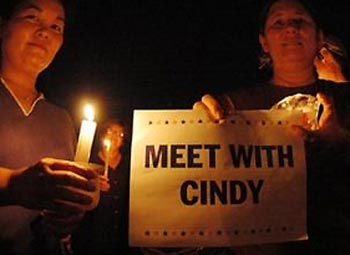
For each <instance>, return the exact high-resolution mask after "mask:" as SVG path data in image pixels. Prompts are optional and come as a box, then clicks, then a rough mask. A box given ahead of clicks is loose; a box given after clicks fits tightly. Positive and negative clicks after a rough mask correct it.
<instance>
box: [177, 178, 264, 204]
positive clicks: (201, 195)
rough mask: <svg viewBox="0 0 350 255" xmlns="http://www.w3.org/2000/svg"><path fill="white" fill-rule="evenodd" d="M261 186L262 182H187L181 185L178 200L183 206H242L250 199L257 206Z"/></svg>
mask: <svg viewBox="0 0 350 255" xmlns="http://www.w3.org/2000/svg"><path fill="white" fill-rule="evenodd" d="M263 184H264V180H257V181H254V180H247V181H240V180H229V181H227V180H224V181H221V182H216V181H213V180H209V181H204V180H202V181H194V180H188V181H185V182H184V183H182V185H181V189H180V198H181V202H182V203H183V204H185V205H195V204H201V205H215V204H217V203H220V204H224V205H227V204H231V205H234V204H242V203H244V202H246V201H247V200H248V199H251V201H252V203H253V204H258V203H259V201H260V196H259V195H260V191H261V190H262V187H263Z"/></svg>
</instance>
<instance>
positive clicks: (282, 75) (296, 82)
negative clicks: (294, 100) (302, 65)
mask: <svg viewBox="0 0 350 255" xmlns="http://www.w3.org/2000/svg"><path fill="white" fill-rule="evenodd" d="M315 81H316V75H315V72H314V69H313V67H311V68H308V69H298V70H278V69H277V70H276V69H275V70H274V74H273V76H272V78H271V80H270V82H271V83H272V84H274V85H279V86H284V87H300V86H305V85H308V84H312V83H314V82H315Z"/></svg>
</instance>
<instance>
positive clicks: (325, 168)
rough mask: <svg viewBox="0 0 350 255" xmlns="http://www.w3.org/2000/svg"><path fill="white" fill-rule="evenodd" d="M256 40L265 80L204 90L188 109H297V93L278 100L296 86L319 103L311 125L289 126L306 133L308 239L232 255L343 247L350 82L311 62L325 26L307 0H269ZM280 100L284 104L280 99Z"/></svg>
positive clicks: (348, 223)
mask: <svg viewBox="0 0 350 255" xmlns="http://www.w3.org/2000/svg"><path fill="white" fill-rule="evenodd" d="M259 42H260V45H261V48H262V51H263V53H264V54H265V55H266V56H268V57H269V58H270V61H268V63H269V65H268V66H267V67H268V68H269V70H268V71H269V74H270V76H269V77H268V79H267V80H266V81H264V82H262V83H260V84H257V86H249V87H242V88H240V89H237V90H236V91H233V92H230V93H228V94H225V95H223V96H214V95H205V96H203V97H202V99H201V101H200V102H196V103H195V104H194V108H195V109H204V110H206V111H208V112H209V113H210V115H211V116H212V117H213V118H214V119H224V118H225V117H226V116H227V115H229V114H234V111H235V110H247V109H270V108H274V109H281V108H282V109H283V107H284V105H290V106H291V107H292V108H298V107H300V105H299V106H298V105H297V104H296V105H291V104H292V102H298V100H294V101H293V100H291V101H286V100H283V99H285V98H286V97H289V99H291V98H292V97H293V96H295V95H296V94H297V93H301V94H303V95H306V96H305V97H303V98H308V99H312V100H311V101H314V102H315V101H316V102H318V103H320V104H321V107H320V111H319V112H318V114H317V113H316V114H315V118H316V124H317V125H314V124H315V122H314V120H311V119H308V120H307V121H306V122H305V125H304V126H294V127H293V130H294V132H296V134H298V135H300V136H302V137H303V138H304V139H305V146H306V158H307V185H308V187H307V197H308V198H307V200H308V203H307V227H308V236H309V239H308V240H307V241H299V242H290V243H283V244H276V245H273V244H270V245H261V246H259V247H256V246H255V247H253V246H247V247H242V248H237V249H236V248H235V249H234V250H235V251H236V252H237V254H321V253H322V254H347V253H348V251H349V248H348V237H349V236H350V220H349V219H350V211H349V206H347V203H348V201H350V200H349V199H350V198H349V194H350V193H349V188H348V187H350V186H349V185H350V183H349V177H348V173H349V170H350V162H349V159H348V157H347V156H346V155H349V153H350V130H349V127H350V122H349V120H350V101H349V98H350V91H349V86H348V84H347V83H344V84H342V85H341V84H339V85H338V84H337V83H334V82H326V81H321V80H318V79H317V76H316V72H315V67H314V65H313V63H314V59H315V57H316V54H317V52H318V51H319V50H320V48H321V47H322V45H323V33H322V30H321V28H320V24H319V21H318V20H317V16H316V15H315V14H314V9H312V8H311V7H310V5H309V3H308V2H307V1H303V0H272V1H268V3H267V4H266V6H265V8H264V9H263V12H262V15H261V23H260V30H259ZM343 85H344V86H343ZM315 97H316V99H317V100H314V99H315ZM295 98H296V97H294V99H295ZM281 100H283V103H284V104H278V102H280V101H281ZM299 103H303V107H307V106H310V107H315V106H312V105H308V104H305V102H301V101H299ZM257 217H258V216H257Z"/></svg>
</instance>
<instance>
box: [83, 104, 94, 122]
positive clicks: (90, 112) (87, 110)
mask: <svg viewBox="0 0 350 255" xmlns="http://www.w3.org/2000/svg"><path fill="white" fill-rule="evenodd" d="M84 115H85V117H86V119H88V120H90V121H92V120H94V117H95V111H94V107H92V105H90V104H88V105H85V107H84Z"/></svg>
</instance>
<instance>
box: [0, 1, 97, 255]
mask: <svg viewBox="0 0 350 255" xmlns="http://www.w3.org/2000/svg"><path fill="white" fill-rule="evenodd" d="M64 4H65V3H64V1H63V0H62V1H61V0H11V1H1V2H0V12H1V19H0V42H1V60H0V61H1V62H0V78H1V81H0V116H1V121H0V142H1V145H2V146H1V149H0V251H1V252H0V253H1V254H36V253H37V254H54V253H55V251H53V250H52V249H54V248H57V247H56V246H55V245H52V244H59V242H58V240H59V239H60V238H62V237H65V236H66V235H67V234H69V233H70V232H72V230H73V229H75V228H76V226H77V224H78V223H79V221H80V220H81V218H82V216H83V214H84V210H85V208H86V206H88V205H89V204H90V203H91V202H92V196H91V193H92V191H94V190H95V189H96V186H95V184H94V183H92V181H91V180H92V179H93V178H96V173H95V172H94V171H93V170H92V169H87V168H86V167H83V166H81V165H79V164H77V163H74V162H72V161H68V160H72V159H73V157H74V150H75V143H76V133H75V130H74V126H73V124H72V121H71V119H70V117H69V115H68V114H67V112H66V111H65V110H63V109H61V108H60V107H57V106H56V105H54V104H52V103H50V102H48V101H47V100H46V99H45V98H44V96H43V95H42V94H41V93H40V92H39V91H38V90H37V88H36V81H37V78H38V76H39V74H40V73H41V72H42V71H44V70H45V69H46V68H47V67H48V66H49V65H50V64H51V62H52V60H53V59H54V57H55V55H56V53H57V51H58V50H59V49H60V47H61V45H62V43H63V33H64V26H65V5H64ZM55 158H60V160H58V159H55ZM42 230H45V232H43V231H42ZM51 248H52V249H51Z"/></svg>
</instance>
